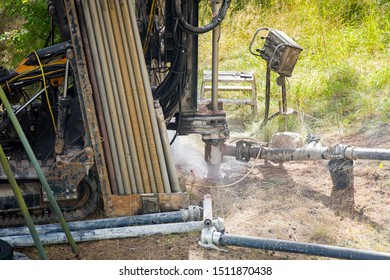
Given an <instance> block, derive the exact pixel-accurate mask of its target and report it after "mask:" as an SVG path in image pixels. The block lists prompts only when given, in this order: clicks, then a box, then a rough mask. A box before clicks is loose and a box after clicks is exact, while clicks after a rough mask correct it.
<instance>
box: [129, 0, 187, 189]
mask: <svg viewBox="0 0 390 280" xmlns="http://www.w3.org/2000/svg"><path fill="white" fill-rule="evenodd" d="M127 3H128V5H129V11H130V19H131V22H132V27H133V33H134V34H136V35H135V36H134V38H135V43H136V46H137V48H136V50H137V53H138V57H139V58H140V61H143V62H142V63H140V69H141V73H142V75H141V76H142V80H143V84H144V88H145V93H146V100H147V105H148V108H149V112H153V110H154V104H153V95H152V90H151V86H150V82H149V78H148V71H147V68H146V64H145V62H144V60H143V52H142V44H141V38H140V36H139V35H138V31H137V30H138V28H137V18H136V16H135V12H134V8H133V6H132V5H133V4H132V2H131V1H130V0H128V1H127ZM125 18H126V16H125ZM141 58H142V59H141ZM151 116H154V114H152V115H151ZM150 121H151V124H152V129H153V132H154V134H153V135H154V139H155V143H156V148H157V154H158V157H159V161H160V165H161V163H162V162H163V159H164V153H163V150H162V146H161V138H160V135H159V133H158V131H159V128H158V124H157V118H155V117H151V118H150ZM177 186H178V184H174V185H173V186H171V188H172V191H173V192H180V189H179V188H177Z"/></svg>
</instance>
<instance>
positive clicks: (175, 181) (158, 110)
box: [154, 100, 180, 193]
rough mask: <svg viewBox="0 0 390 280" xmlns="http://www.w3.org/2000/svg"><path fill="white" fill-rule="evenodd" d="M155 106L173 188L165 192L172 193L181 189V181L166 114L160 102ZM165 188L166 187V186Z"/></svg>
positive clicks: (156, 102)
mask: <svg viewBox="0 0 390 280" xmlns="http://www.w3.org/2000/svg"><path fill="white" fill-rule="evenodd" d="M154 104H155V105H154V107H155V109H156V116H157V121H158V127H159V130H160V135H161V140H162V146H163V150H164V154H165V163H166V167H167V169H168V174H169V182H170V186H171V188H169V186H168V187H167V188H165V192H166V193H170V192H171V190H172V189H174V190H177V189H180V185H179V179H178V176H177V172H176V167H175V164H174V161H173V159H172V156H171V145H170V143H169V137H168V133H167V127H166V124H165V120H164V113H163V111H162V108H161V105H160V102H158V100H156V101H155V103H154ZM164 187H165V184H164Z"/></svg>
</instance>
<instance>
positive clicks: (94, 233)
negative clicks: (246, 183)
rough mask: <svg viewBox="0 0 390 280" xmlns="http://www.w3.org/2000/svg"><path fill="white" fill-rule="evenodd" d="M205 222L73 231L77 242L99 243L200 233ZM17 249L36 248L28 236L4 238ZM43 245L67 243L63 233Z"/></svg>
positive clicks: (49, 236) (47, 237)
mask: <svg viewBox="0 0 390 280" xmlns="http://www.w3.org/2000/svg"><path fill="white" fill-rule="evenodd" d="M203 226H204V225H203V222H202V221H197V222H185V223H172V224H158V225H145V226H134V227H119V228H104V229H94V230H87V231H73V232H72V235H73V236H74V238H75V240H76V241H77V242H86V241H97V240H107V239H121V238H129V237H142V236H151V235H167V234H178V233H186V232H192V231H200V230H201V229H202V228H203ZM2 239H3V240H4V241H6V242H8V243H10V244H11V245H13V246H15V247H28V246H34V242H33V241H32V239H31V237H30V236H28V235H22V236H10V237H4V238H2ZM41 240H42V243H43V244H61V243H65V242H66V237H65V236H64V234H63V233H62V232H54V233H50V234H47V235H43V236H41Z"/></svg>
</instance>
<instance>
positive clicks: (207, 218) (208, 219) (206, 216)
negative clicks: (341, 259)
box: [203, 194, 213, 227]
mask: <svg viewBox="0 0 390 280" xmlns="http://www.w3.org/2000/svg"><path fill="white" fill-rule="evenodd" d="M203 223H204V225H205V226H206V227H210V226H212V224H213V202H212V200H211V195H210V194H206V195H205V196H204V198H203Z"/></svg>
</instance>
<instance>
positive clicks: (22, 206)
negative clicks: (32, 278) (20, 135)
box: [0, 89, 47, 260]
mask: <svg viewBox="0 0 390 280" xmlns="http://www.w3.org/2000/svg"><path fill="white" fill-rule="evenodd" d="M1 90H3V89H1ZM0 162H1V165H2V167H3V170H4V172H5V173H6V174H7V178H8V182H9V184H10V186H11V188H12V191H13V193H14V195H15V198H16V201H17V202H18V205H19V208H20V210H21V211H22V214H23V218H24V221H25V223H26V225H27V227H28V232H27V234H28V233H30V234H31V237H32V240H33V242H34V245H35V247H36V248H37V250H38V254H39V257H40V258H41V259H42V260H47V254H46V251H45V249H44V248H43V245H42V242H41V240H40V239H39V235H38V232H37V230H36V228H35V226H34V222H33V220H32V218H31V216H30V213H29V212H28V208H27V205H26V202H25V201H24V199H23V195H22V192H21V191H20V188H19V186H18V184H17V183H16V179H15V176H14V174H13V173H12V170H11V167H10V165H9V162H8V160H7V158H6V156H5V154H4V151H3V147H2V146H1V145H0Z"/></svg>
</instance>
